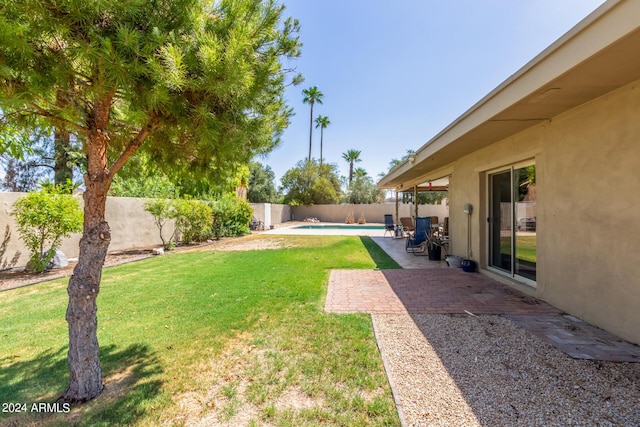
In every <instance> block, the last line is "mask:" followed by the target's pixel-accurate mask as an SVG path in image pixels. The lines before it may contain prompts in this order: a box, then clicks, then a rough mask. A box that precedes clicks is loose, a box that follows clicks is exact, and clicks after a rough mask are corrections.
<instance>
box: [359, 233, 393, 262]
mask: <svg viewBox="0 0 640 427" xmlns="http://www.w3.org/2000/svg"><path fill="white" fill-rule="evenodd" d="M360 241H361V242H362V245H363V246H364V247H365V249H366V250H367V252H369V256H370V257H371V259H372V260H373V262H375V263H376V268H378V269H380V270H393V269H399V268H402V267H400V264H398V263H397V262H396V261H395V260H394V259H393V258H391V257H390V256H389V255H388V254H387V253H386V252H385V251H384V250H383V249H382V248H381V247H380V246H378V244H377V243H376V242H374V241H373V239H372V238H371V237H369V236H360Z"/></svg>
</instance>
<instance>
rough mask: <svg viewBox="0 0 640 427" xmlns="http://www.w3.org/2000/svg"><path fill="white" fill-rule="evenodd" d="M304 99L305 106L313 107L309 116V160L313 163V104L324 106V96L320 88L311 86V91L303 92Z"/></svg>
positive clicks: (305, 90)
mask: <svg viewBox="0 0 640 427" xmlns="http://www.w3.org/2000/svg"><path fill="white" fill-rule="evenodd" d="M302 94H303V95H304V98H303V99H302V102H304V103H305V104H309V105H311V115H310V116H309V159H308V161H309V162H310V161H311V134H312V133H313V104H315V103H316V102H317V103H318V104H322V97H323V96H324V95H323V94H322V92H320V91H319V90H318V86H311V87H310V88H309V89H304V90H303V91H302Z"/></svg>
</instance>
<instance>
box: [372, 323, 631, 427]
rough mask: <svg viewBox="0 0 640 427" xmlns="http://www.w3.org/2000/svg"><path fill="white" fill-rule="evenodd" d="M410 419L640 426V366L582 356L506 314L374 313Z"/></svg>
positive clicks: (429, 423)
mask: <svg viewBox="0 0 640 427" xmlns="http://www.w3.org/2000/svg"><path fill="white" fill-rule="evenodd" d="M373 320H374V326H375V329H376V334H377V337H378V343H379V346H380V349H381V351H382V355H383V358H384V359H385V366H386V368H387V371H388V374H389V375H390V379H391V382H392V384H394V389H395V393H396V397H397V398H398V399H399V401H400V402H399V403H400V411H401V414H402V416H403V417H404V420H405V422H406V425H409V426H454V425H455V426H640V363H614V362H593V361H587V360H575V359H572V358H570V357H569V356H566V355H565V354H563V353H561V352H560V351H558V350H556V349H555V348H553V347H552V346H550V345H548V344H547V343H545V342H543V341H541V340H539V339H538V338H537V337H535V336H534V335H532V334H530V333H529V332H527V331H526V330H524V329H522V328H520V327H518V326H517V325H515V324H514V323H512V322H511V321H509V320H507V319H504V318H502V317H499V316H479V317H472V316H460V315H440V314H439V315H436V314H413V315H408V314H382V315H380V314H376V315H373Z"/></svg>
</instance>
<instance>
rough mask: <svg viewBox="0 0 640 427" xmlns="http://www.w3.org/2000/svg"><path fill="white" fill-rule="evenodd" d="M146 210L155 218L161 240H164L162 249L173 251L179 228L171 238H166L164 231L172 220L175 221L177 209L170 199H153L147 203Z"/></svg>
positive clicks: (174, 230)
mask: <svg viewBox="0 0 640 427" xmlns="http://www.w3.org/2000/svg"><path fill="white" fill-rule="evenodd" d="M144 210H146V211H147V212H149V213H150V214H151V215H152V216H153V220H154V222H155V223H156V225H157V226H158V229H159V230H160V240H162V247H163V248H164V249H165V250H171V249H173V247H174V246H175V242H174V237H175V235H176V230H177V228H174V229H173V233H171V235H170V236H169V238H165V237H164V234H162V231H163V229H164V227H165V226H166V225H167V222H169V221H170V220H172V219H175V217H176V213H175V207H174V206H173V204H172V202H171V200H168V199H151V200H148V201H146V202H145V204H144Z"/></svg>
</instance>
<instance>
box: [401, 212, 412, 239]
mask: <svg viewBox="0 0 640 427" xmlns="http://www.w3.org/2000/svg"><path fill="white" fill-rule="evenodd" d="M400 225H402V231H403V232H404V233H406V235H410V234H412V233H413V232H414V230H415V229H416V226H415V225H413V218H411V217H408V216H403V217H402V218H400Z"/></svg>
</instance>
